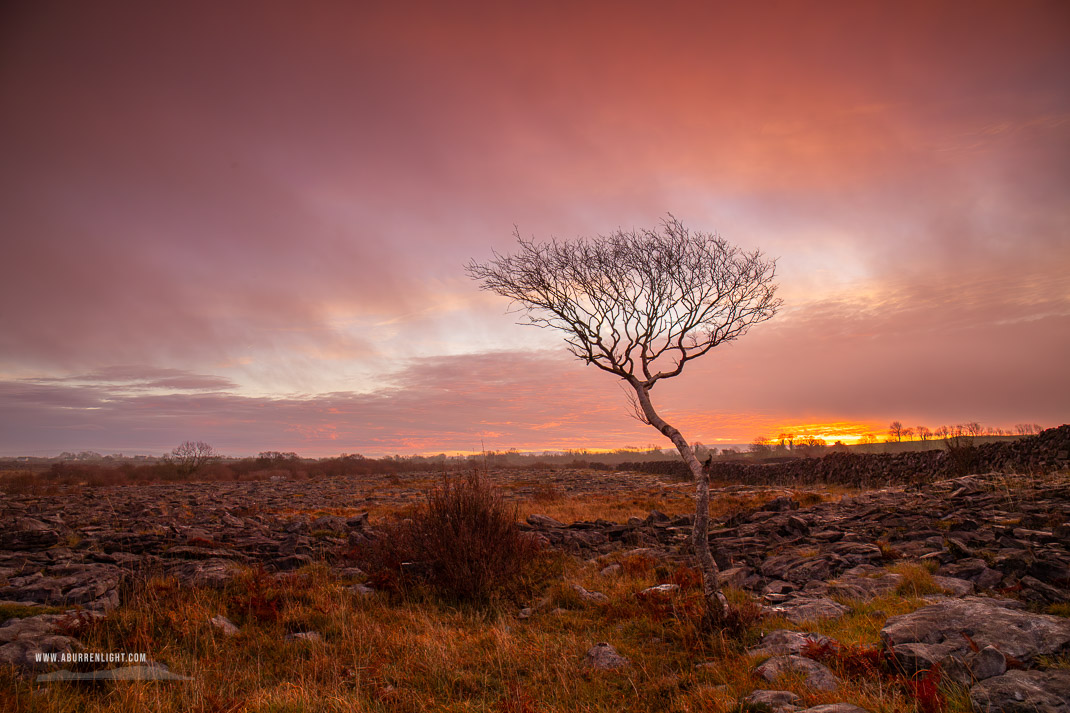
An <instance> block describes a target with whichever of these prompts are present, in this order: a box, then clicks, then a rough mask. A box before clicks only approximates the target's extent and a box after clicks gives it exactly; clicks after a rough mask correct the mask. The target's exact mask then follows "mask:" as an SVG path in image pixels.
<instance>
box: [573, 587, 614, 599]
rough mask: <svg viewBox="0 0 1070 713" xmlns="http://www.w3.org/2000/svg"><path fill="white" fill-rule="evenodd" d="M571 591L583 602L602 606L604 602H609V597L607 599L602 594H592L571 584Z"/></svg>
mask: <svg viewBox="0 0 1070 713" xmlns="http://www.w3.org/2000/svg"><path fill="white" fill-rule="evenodd" d="M572 589H573V590H574V591H575V592H576V594H579V595H580V599H582V600H583V601H585V602H593V603H595V604H604V603H605V602H608V601H609V597H607V596H606V595H605V594H602V592H592V591H589V590H587V589H584V588H583V587H581V586H580V585H578V584H573V585H572Z"/></svg>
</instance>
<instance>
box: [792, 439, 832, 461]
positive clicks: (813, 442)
mask: <svg viewBox="0 0 1070 713" xmlns="http://www.w3.org/2000/svg"><path fill="white" fill-rule="evenodd" d="M826 446H827V444H826V442H825V439H824V438H818V437H817V436H803V437H802V438H800V439H799V440H798V441H797V442H796V443H795V450H796V452H800V451H801V452H802V455H803V457H804V458H814V457H817V456H819V455H821V453H822V452H824V450H825V448H826Z"/></svg>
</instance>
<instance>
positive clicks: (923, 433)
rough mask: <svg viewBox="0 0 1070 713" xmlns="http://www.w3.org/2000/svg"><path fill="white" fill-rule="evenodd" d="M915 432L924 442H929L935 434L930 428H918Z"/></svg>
mask: <svg viewBox="0 0 1070 713" xmlns="http://www.w3.org/2000/svg"><path fill="white" fill-rule="evenodd" d="M915 430H916V431H917V433H918V438H920V439H921V440H923V441H927V440H929V439H930V438H932V437H933V432H932V431H930V430H929V427H928V426H918V427H917V428H916V429H915Z"/></svg>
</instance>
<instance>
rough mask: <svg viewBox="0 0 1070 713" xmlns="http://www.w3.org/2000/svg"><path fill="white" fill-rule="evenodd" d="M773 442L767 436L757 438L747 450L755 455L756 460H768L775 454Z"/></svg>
mask: <svg viewBox="0 0 1070 713" xmlns="http://www.w3.org/2000/svg"><path fill="white" fill-rule="evenodd" d="M772 443H773V442H772V441H771V440H770V439H768V438H766V437H765V436H757V437H756V438H755V439H754V440H753V441H751V444H750V445H749V446H747V450H749V451H750V452H751V453H753V454H754V457H755V458H767V457H768V456H769V455H770V454H771V453H772V452H773V446H772Z"/></svg>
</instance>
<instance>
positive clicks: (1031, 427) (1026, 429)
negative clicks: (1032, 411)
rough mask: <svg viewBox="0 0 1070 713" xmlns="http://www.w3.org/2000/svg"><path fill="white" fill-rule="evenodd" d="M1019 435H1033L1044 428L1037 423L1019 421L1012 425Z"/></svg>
mask: <svg viewBox="0 0 1070 713" xmlns="http://www.w3.org/2000/svg"><path fill="white" fill-rule="evenodd" d="M1014 430H1015V431H1016V432H1017V433H1018V435H1019V436H1034V435H1036V434H1038V433H1040V432H1041V431H1043V430H1044V427H1043V426H1041V425H1040V424H1039V423H1019V424H1017V425H1016V426H1015V427H1014Z"/></svg>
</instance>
